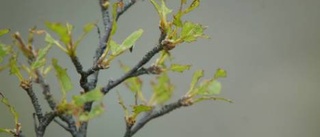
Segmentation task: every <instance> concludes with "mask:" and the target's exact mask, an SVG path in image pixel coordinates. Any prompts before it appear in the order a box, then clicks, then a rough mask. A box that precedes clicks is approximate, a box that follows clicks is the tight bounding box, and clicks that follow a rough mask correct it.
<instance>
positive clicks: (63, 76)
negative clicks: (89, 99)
mask: <svg viewBox="0 0 320 137" xmlns="http://www.w3.org/2000/svg"><path fill="white" fill-rule="evenodd" d="M52 65H53V68H54V70H55V71H56V76H57V78H58V81H59V83H60V86H61V91H62V94H63V96H64V97H65V96H66V94H67V92H68V91H70V90H72V88H73V85H72V82H71V80H70V77H69V75H68V73H67V69H64V68H62V67H61V66H59V64H58V60H57V59H52Z"/></svg>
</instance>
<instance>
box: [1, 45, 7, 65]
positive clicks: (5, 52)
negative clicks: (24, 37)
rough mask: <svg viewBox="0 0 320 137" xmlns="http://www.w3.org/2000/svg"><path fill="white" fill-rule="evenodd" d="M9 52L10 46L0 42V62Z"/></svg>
mask: <svg viewBox="0 0 320 137" xmlns="http://www.w3.org/2000/svg"><path fill="white" fill-rule="evenodd" d="M8 54H9V47H8V46H6V45H4V44H2V43H0V63H1V62H2V61H3V58H4V57H5V56H6V55H8Z"/></svg>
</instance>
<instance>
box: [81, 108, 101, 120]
mask: <svg viewBox="0 0 320 137" xmlns="http://www.w3.org/2000/svg"><path fill="white" fill-rule="evenodd" d="M104 111H105V109H104V107H103V105H96V106H94V107H93V108H92V110H91V111H90V112H83V113H81V114H80V116H79V121H80V122H82V121H89V120H90V119H93V118H95V117H97V116H99V115H101V114H102V113H103V112H104Z"/></svg>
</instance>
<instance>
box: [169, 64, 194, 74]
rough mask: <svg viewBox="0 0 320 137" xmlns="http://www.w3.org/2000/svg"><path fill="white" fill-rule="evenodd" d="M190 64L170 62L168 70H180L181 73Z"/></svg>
mask: <svg viewBox="0 0 320 137" xmlns="http://www.w3.org/2000/svg"><path fill="white" fill-rule="evenodd" d="M190 67H191V65H180V64H171V66H170V68H169V69H170V70H171V71H174V72H180V73H182V72H183V71H185V70H189V69H190Z"/></svg>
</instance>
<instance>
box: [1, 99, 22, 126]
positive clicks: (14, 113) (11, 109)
mask: <svg viewBox="0 0 320 137" xmlns="http://www.w3.org/2000/svg"><path fill="white" fill-rule="evenodd" d="M0 101H1V102H2V103H3V104H4V105H5V106H6V107H8V108H9V110H10V113H11V114H12V116H13V118H14V123H15V124H18V123H19V122H18V118H19V114H18V113H17V111H16V110H15V108H14V107H13V106H11V104H10V103H9V100H8V99H7V98H6V97H4V95H3V94H2V93H0Z"/></svg>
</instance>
